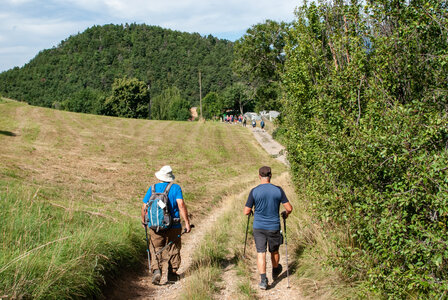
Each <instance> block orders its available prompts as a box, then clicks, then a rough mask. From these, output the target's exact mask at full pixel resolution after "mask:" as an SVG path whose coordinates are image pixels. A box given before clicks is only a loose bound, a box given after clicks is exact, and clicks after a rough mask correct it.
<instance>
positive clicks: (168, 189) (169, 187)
mask: <svg viewBox="0 0 448 300" xmlns="http://www.w3.org/2000/svg"><path fill="white" fill-rule="evenodd" d="M172 185H173V182H172V181H171V182H170V183H168V185H167V186H166V188H165V190H164V191H163V192H164V193H165V194H167V195H168V193H169V192H170V189H171V186H172Z"/></svg>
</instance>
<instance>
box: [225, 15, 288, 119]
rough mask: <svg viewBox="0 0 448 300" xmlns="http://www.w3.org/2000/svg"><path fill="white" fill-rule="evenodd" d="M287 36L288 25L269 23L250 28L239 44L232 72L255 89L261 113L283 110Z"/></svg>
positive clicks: (237, 43) (270, 21) (269, 21)
mask: <svg viewBox="0 0 448 300" xmlns="http://www.w3.org/2000/svg"><path fill="white" fill-rule="evenodd" d="M287 33H288V24H287V23H284V22H280V23H278V22H275V21H272V20H267V21H266V22H264V23H260V24H256V25H254V26H252V27H251V28H249V29H248V30H247V32H246V34H245V35H244V36H243V37H242V38H241V39H239V40H238V41H236V42H235V46H234V47H235V53H234V61H233V62H232V69H233V71H234V72H235V74H236V75H237V77H238V79H239V80H240V81H242V82H244V83H245V84H246V85H248V86H250V87H251V88H252V90H253V93H254V95H253V96H252V98H254V99H255V101H256V105H257V109H258V110H264V109H278V108H279V107H280V101H279V96H280V86H279V83H280V76H281V74H282V73H283V68H284V63H285V55H284V50H283V48H284V46H285V43H286V36H287Z"/></svg>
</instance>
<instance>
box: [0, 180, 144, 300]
mask: <svg viewBox="0 0 448 300" xmlns="http://www.w3.org/2000/svg"><path fill="white" fill-rule="evenodd" d="M39 193H40V190H39V189H33V188H26V187H24V186H21V185H18V184H11V183H5V182H4V181H0V236H1V243H0V295H8V297H10V298H33V299H43V298H45V299H62V298H73V297H92V296H98V295H100V294H101V290H100V286H99V285H98V282H101V281H104V278H105V274H110V273H111V272H114V271H116V268H117V267H118V266H123V265H126V264H127V265H130V264H134V263H136V260H137V258H138V257H139V255H138V253H139V251H142V252H143V251H144V250H143V249H142V243H141V242H140V239H141V238H140V237H139V236H137V234H136V232H137V230H136V228H134V226H135V224H134V225H133V224H132V223H131V222H130V220H127V221H125V220H124V221H123V222H120V223H110V222H108V221H104V220H101V219H100V218H98V217H94V216H92V215H89V214H87V213H82V212H73V211H66V210H64V209H62V208H59V207H54V206H52V205H48V204H45V203H43V202H42V200H41V199H40V197H39Z"/></svg>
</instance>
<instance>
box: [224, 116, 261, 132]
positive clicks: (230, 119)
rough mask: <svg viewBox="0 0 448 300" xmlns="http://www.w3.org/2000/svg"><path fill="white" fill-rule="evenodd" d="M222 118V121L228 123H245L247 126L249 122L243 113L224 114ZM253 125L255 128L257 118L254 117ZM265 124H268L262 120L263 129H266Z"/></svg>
mask: <svg viewBox="0 0 448 300" xmlns="http://www.w3.org/2000/svg"><path fill="white" fill-rule="evenodd" d="M221 120H222V122H225V123H227V124H240V125H243V127H246V124H247V120H246V117H244V116H243V115H224V116H223V117H222V119H221ZM251 125H252V128H254V129H255V128H256V127H257V121H255V119H252V122H251ZM265 125H266V124H265V122H264V121H263V120H261V121H260V127H261V130H263V131H264V126H265Z"/></svg>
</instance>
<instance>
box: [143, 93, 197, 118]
mask: <svg viewBox="0 0 448 300" xmlns="http://www.w3.org/2000/svg"><path fill="white" fill-rule="evenodd" d="M189 117H190V105H189V103H188V102H187V101H186V100H184V99H182V97H181V95H180V91H179V89H178V88H176V87H172V88H169V89H166V90H164V91H163V92H162V93H161V94H160V95H158V96H156V97H154V99H152V100H151V118H153V119H156V120H177V121H185V120H187V119H188V118H189Z"/></svg>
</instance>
